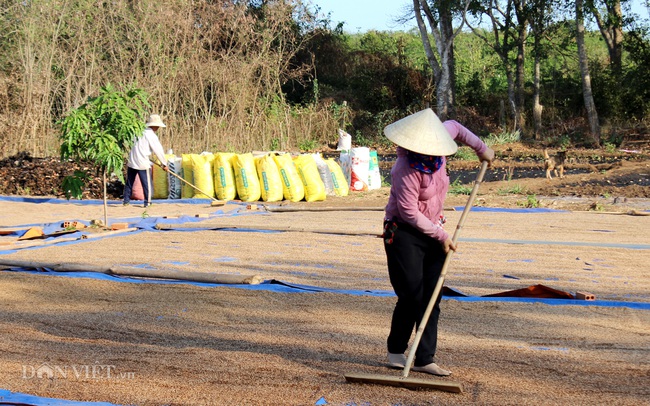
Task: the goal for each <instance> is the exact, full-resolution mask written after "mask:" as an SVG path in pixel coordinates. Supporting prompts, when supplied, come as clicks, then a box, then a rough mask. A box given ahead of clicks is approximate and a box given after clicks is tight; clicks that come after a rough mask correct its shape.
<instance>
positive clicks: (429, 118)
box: [384, 109, 458, 156]
mask: <svg viewBox="0 0 650 406" xmlns="http://www.w3.org/2000/svg"><path fill="white" fill-rule="evenodd" d="M384 134H385V135H386V138H388V139H389V140H391V141H393V142H394V143H395V144H397V145H399V146H400V147H402V148H405V149H408V150H409V151H413V152H417V153H420V154H424V155H432V156H447V155H451V154H453V153H455V152H456V151H457V150H458V145H456V142H455V141H454V140H453V139H452V138H451V136H450V135H449V132H448V131H447V129H446V128H445V126H444V125H443V124H442V122H441V121H440V119H439V118H438V116H436V113H434V112H433V110H431V109H425V110H422V111H419V112H417V113H414V114H411V115H410V116H406V117H404V118H403V119H401V120H399V121H396V122H394V123H393V124H389V125H387V126H386V128H384Z"/></svg>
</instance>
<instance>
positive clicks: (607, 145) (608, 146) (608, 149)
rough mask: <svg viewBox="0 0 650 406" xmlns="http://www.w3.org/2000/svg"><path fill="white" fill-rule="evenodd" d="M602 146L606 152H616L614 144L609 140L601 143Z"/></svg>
mask: <svg viewBox="0 0 650 406" xmlns="http://www.w3.org/2000/svg"><path fill="white" fill-rule="evenodd" d="M603 148H604V149H605V152H607V153H609V154H613V153H614V152H616V145H615V144H612V143H610V142H606V143H605V144H604V145H603Z"/></svg>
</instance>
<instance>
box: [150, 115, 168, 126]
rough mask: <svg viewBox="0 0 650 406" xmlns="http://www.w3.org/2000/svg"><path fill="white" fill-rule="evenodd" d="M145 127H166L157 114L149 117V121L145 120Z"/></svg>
mask: <svg viewBox="0 0 650 406" xmlns="http://www.w3.org/2000/svg"><path fill="white" fill-rule="evenodd" d="M145 126H146V127H162V128H165V127H167V126H166V125H165V123H163V122H162V119H161V118H160V116H159V115H158V114H152V115H150V116H149V119H148V120H147V123H146V124H145Z"/></svg>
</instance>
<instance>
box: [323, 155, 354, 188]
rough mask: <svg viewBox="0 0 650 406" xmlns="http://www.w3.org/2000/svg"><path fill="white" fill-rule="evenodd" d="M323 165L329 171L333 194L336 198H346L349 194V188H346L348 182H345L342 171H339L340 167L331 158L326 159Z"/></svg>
mask: <svg viewBox="0 0 650 406" xmlns="http://www.w3.org/2000/svg"><path fill="white" fill-rule="evenodd" d="M325 163H326V164H327V167H328V168H329V170H330V175H332V183H334V193H336V195H337V196H347V195H348V194H349V193H350V187H349V186H348V181H347V180H345V175H344V174H343V169H341V166H340V165H339V164H338V163H337V162H336V161H335V160H334V159H333V158H329V159H326V160H325Z"/></svg>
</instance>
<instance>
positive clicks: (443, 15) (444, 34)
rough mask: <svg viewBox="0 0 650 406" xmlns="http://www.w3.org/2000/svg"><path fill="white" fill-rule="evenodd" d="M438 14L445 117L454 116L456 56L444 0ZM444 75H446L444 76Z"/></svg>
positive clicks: (449, 17) (451, 23)
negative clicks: (442, 47)
mask: <svg viewBox="0 0 650 406" xmlns="http://www.w3.org/2000/svg"><path fill="white" fill-rule="evenodd" d="M438 13H439V15H440V39H441V42H442V44H443V46H444V47H445V49H444V50H443V52H442V53H441V55H442V56H441V58H440V59H441V61H440V62H441V63H442V72H443V74H442V78H441V82H443V83H444V87H445V95H446V106H445V110H446V111H445V115H444V117H445V119H448V118H451V117H454V116H455V114H454V106H455V104H456V74H455V73H456V58H455V56H454V40H453V38H454V27H453V16H452V15H451V9H450V8H449V6H448V5H446V4H445V3H444V2H440V5H439V6H438ZM445 76H446V77H445Z"/></svg>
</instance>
